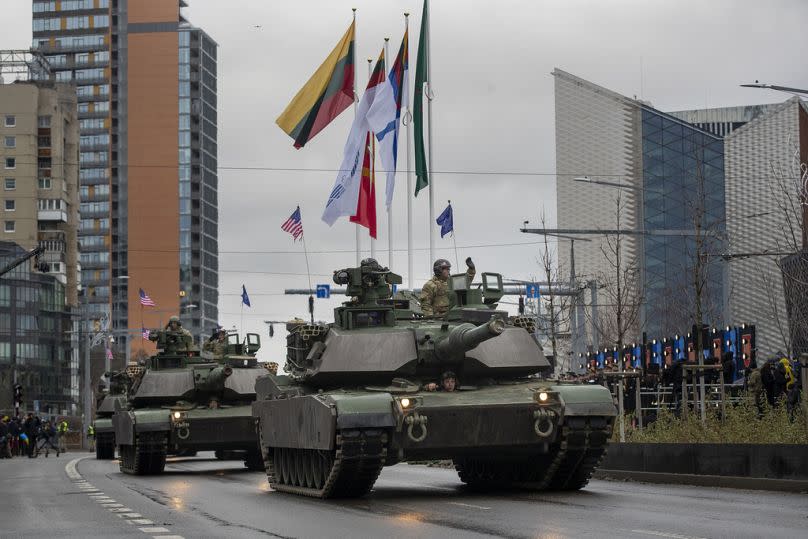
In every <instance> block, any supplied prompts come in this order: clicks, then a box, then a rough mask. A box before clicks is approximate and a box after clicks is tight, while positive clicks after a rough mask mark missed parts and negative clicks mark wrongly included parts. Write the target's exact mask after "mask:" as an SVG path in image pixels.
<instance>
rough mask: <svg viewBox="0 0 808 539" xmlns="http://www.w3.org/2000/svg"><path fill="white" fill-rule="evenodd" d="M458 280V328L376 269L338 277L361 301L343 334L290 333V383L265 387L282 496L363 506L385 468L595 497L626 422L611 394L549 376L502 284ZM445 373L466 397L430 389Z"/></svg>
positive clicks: (323, 329)
mask: <svg viewBox="0 0 808 539" xmlns="http://www.w3.org/2000/svg"><path fill="white" fill-rule="evenodd" d="M450 279H451V281H450V302H451V303H452V308H451V309H450V311H449V312H448V313H447V315H446V317H445V318H441V319H429V318H423V317H421V316H420V314H419V313H420V309H419V308H418V307H417V306H416V305H414V304H411V303H410V302H411V301H412V300H408V299H391V285H393V284H399V283H401V278H400V277H399V276H398V275H395V274H394V273H392V272H390V271H389V270H388V269H387V268H383V267H380V266H379V264H378V263H377V262H376V261H375V260H373V259H367V260H364V261H363V262H362V264H361V266H360V267H358V268H348V269H344V270H339V271H337V272H335V273H334V282H335V283H337V284H339V285H345V286H346V287H347V291H346V293H347V295H348V296H350V297H351V298H352V299H351V300H350V301H348V302H346V303H344V304H343V305H342V306H341V307H338V308H336V309H335V310H334V322H333V323H331V324H327V325H320V324H306V323H304V322H302V321H296V322H293V323H290V324H289V326H288V329H289V336H288V342H287V344H288V346H287V359H286V365H285V368H284V370H285V371H286V372H287V373H288V374H286V375H271V374H270V375H266V376H263V377H261V378H260V379H259V380H258V382H257V384H256V393H257V399H256V401H255V402H254V403H253V405H252V408H253V415H254V416H255V418H256V421H257V424H258V431H259V439H260V444H261V450H262V455H263V458H264V463H265V465H266V471H267V476H268V479H269V483H270V486H271V487H272V488H273V489H275V490H280V491H285V492H290V493H294V494H300V495H306V496H314V497H318V498H329V497H356V496H362V495H364V494H366V493H367V492H369V491H370V489H371V488H372V487H373V484H374V482H375V481H376V478H377V477H378V475H379V473H380V472H381V470H382V468H383V467H384V466H390V465H393V464H396V463H399V462H405V461H413V460H426V459H430V460H431V459H451V460H452V461H453V462H454V466H455V468H456V469H457V472H458V474H459V477H460V479H461V480H462V481H463V482H465V483H468V484H469V485H471V486H472V487H475V488H479V489H486V488H492V487H497V488H500V487H508V488H514V487H516V488H526V489H532V490H544V489H560V490H576V489H580V488H582V487H583V486H584V485H586V483H587V481H588V480H589V477H590V475H591V474H592V472H593V470H594V469H595V467H596V466H597V464H598V462H599V461H600V459H601V457H602V456H603V454H604V452H605V449H606V444H607V440H608V439H609V437H610V435H611V429H612V424H613V420H614V417H615V415H616V410H615V406H614V404H613V402H612V398H611V395H610V394H609V392H608V390H607V389H605V388H603V387H600V386H589V385H582V384H572V383H563V382H559V381H556V380H545V379H543V378H541V377H540V376H539V375H537V373H540V372H542V371H549V370H550V368H551V367H550V363H549V362H548V361H547V359H546V358H545V356H544V354H543V352H542V348H541V346H540V345H539V344H538V341H537V340H536V339H535V337H534V335H532V334H531V333H530V332H529V331H528V330H529V329H531V328H530V325H529V324H527V323H525V319H523V318H516V319H514V318H509V317H508V314H507V313H506V312H505V311H501V310H498V309H497V302H498V301H499V300H500V299H501V297H502V295H503V288H502V277H501V275H499V274H496V273H483V274H482V284H481V285H476V286H470V283H468V282H467V281H466V275H465V274H462V275H454V276H451V278H450ZM446 371H452V372H453V373H454V374H455V376H456V378H457V381H458V386H457V388H456V390H454V391H428V390H426V388H428V387H430V385H429V384H430V383H437V382H439V377H440V376H441V374H442V373H445V372H446Z"/></svg>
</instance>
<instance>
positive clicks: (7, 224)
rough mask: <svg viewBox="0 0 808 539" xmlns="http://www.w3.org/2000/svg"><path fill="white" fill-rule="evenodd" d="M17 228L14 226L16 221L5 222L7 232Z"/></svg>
mask: <svg viewBox="0 0 808 539" xmlns="http://www.w3.org/2000/svg"><path fill="white" fill-rule="evenodd" d="M15 229H16V227H15V226H14V221H6V222H5V227H4V230H5V231H6V233H10V232H14V230H15Z"/></svg>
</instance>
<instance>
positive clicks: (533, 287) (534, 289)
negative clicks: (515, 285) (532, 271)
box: [525, 283, 539, 299]
mask: <svg viewBox="0 0 808 539" xmlns="http://www.w3.org/2000/svg"><path fill="white" fill-rule="evenodd" d="M525 295H526V296H527V297H528V298H531V299H537V298H538V297H539V285H537V284H536V283H527V284H526V285H525Z"/></svg>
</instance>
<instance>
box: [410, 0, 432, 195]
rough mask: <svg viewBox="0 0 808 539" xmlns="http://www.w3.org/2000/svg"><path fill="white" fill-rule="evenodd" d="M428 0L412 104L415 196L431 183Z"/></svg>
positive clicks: (416, 65) (425, 3)
mask: <svg viewBox="0 0 808 539" xmlns="http://www.w3.org/2000/svg"><path fill="white" fill-rule="evenodd" d="M427 1H428V0H424V13H423V15H422V16H421V36H420V38H419V39H418V60H417V62H416V64H415V95H414V98H413V106H412V121H413V125H414V126H415V175H416V177H417V180H416V182H415V196H418V191H420V190H421V189H423V188H424V187H426V186H427V185H429V172H428V170H427V166H426V153H425V152H424V83H425V82H428V81H427V80H426V78H427V61H428V59H427V58H428V56H429V43H427V29H428V26H429V21H428V20H427V11H428V10H427Z"/></svg>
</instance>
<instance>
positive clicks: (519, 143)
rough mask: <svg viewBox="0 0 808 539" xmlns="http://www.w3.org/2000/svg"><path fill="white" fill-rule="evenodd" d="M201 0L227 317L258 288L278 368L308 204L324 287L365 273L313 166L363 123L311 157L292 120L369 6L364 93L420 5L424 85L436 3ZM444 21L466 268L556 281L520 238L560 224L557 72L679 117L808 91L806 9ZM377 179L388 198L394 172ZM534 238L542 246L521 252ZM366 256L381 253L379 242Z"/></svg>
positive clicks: (423, 201) (363, 38) (15, 24)
mask: <svg viewBox="0 0 808 539" xmlns="http://www.w3.org/2000/svg"><path fill="white" fill-rule="evenodd" d="M129 1H130V2H133V1H137V0H129ZM166 1H169V0H166ZM188 4H189V7H188V8H186V9H184V13H185V16H186V17H187V18H188V19H189V20H190V21H191V22H192V23H193V24H194V25H196V26H198V27H200V28H202V29H204V30H205V31H206V32H207V33H208V34H209V35H210V36H211V37H212V38H213V39H214V40H216V41H217V42H218V43H219V58H218V60H219V88H218V94H219V165H220V167H221V170H220V172H219V248H220V270H221V271H220V293H221V296H220V302H219V305H220V310H221V321H222V323H223V324H224V325H225V326H227V327H231V326H233V325H238V326H241V309H240V301H241V300H240V295H239V293H240V290H241V285H242V283H243V284H245V285H246V287H247V290H248V292H249V294H250V297H251V300H252V305H253V306H252V308H249V309H247V308H245V309H244V315H243V318H244V326H245V327H246V328H247V329H248V330H252V331H260V332H261V334H262V335H263V336H264V340H265V345H266V346H265V349H264V351H263V353H262V354H261V355H262V357H263V359H267V360H270V359H271V360H276V361H278V362H279V363H281V364H282V363H283V360H282V359H280V358H282V355H283V353H284V352H283V348H282V342H281V338H279V337H282V333H283V332H278V333H280V334H281V335H276V337H275V339H274V342H272V343H271V344H269V343H267V342H266V326H265V324H264V323H263V321H264V320H286V319H288V318H290V317H292V316H293V315H295V314H298V315H301V316H304V315H305V298H303V297H292V298H290V297H284V296H283V295H282V292H283V289H284V288H287V287H301V288H303V287H306V286H307V279H306V276H305V273H306V266H305V261H304V258H303V256H302V254H301V253H302V249H301V246H300V243H297V244H295V243H293V242H292V238H291V236H290V235H288V234H287V233H285V232H283V231H282V230H281V229H280V225H281V223H282V222H283V221H284V220H285V219H286V218H287V217H288V216H289V214H290V213H291V212H292V211H293V210H294V208H295V206H296V205H298V204H299V205H300V207H301V210H302V214H303V226H304V231H305V237H306V243H307V246H308V249H309V251H310V256H309V260H310V265H311V272H312V273H313V274H314V275H313V276H312V283H313V284H316V283H327V282H330V278H329V276H330V275H331V272H332V270H334V269H336V268H341V267H347V266H350V265H353V263H354V259H355V255H354V253H353V249H354V244H355V240H354V237H355V235H354V228H353V225H349V224H346V223H345V222H344V220H341V221H338V222H337V224H335V225H334V227H333V228H329V227H328V226H327V225H326V224H324V223H323V222H322V221H320V214H321V213H322V210H323V205H324V203H325V200H326V198H327V196H328V193H329V192H330V190H331V187H332V185H333V182H334V178H335V173H334V172H321V171H316V170H313V169H335V168H337V167H338V166H339V164H340V162H341V159H342V148H343V146H344V144H345V139H346V137H347V134H348V130H349V128H350V123H351V120H352V117H353V115H352V113H351V109H349V110H346V111H345V112H344V113H343V114H342V115H341V116H340V117H339V118H338V119H337V120H336V121H334V122H333V123H332V124H330V125H329V126H328V127H327V128H326V129H325V130H324V131H323V132H321V133H320V134H318V135H317V136H316V137H315V138H314V139H313V140H312V141H311V142H309V143H308V144H307V145H306V147H305V148H304V149H302V150H295V149H294V148H293V147H292V140H291V139H290V138H289V137H288V136H287V135H286V134H285V133H283V132H282V131H281V130H280V128H278V127H277V126H276V125H275V118H276V117H277V116H278V115H279V114H280V113H281V112H282V111H283V109H284V108H285V107H286V105H287V103H288V102H289V100H290V99H291V98H292V97H293V96H294V95H295V93H296V92H297V91H298V90H299V89H300V87H301V86H302V85H303V83H304V82H305V81H306V80H307V79H308V77H309V76H310V75H311V74H312V73H313V72H314V70H315V69H316V68H317V67H318V66H319V65H320V63H321V62H322V61H323V60H324V59H325V57H326V56H327V55H328V53H329V52H330V51H331V50H332V49H333V47H334V46H335V45H336V43H337V41H338V40H339V39H340V37H341V36H342V34H343V33H344V32H345V30H346V29H347V27H348V25H349V24H350V22H351V8H352V7H356V8H358V11H357V47H358V48H357V50H358V59H359V61H358V64H359V65H358V72H359V74H360V79H359V80H360V83H359V86H360V87H361V88H364V85H365V83H366V78H367V71H366V70H367V61H366V59H367V58H368V57H373V58H376V57H377V56H378V54H379V51H380V50H381V47H382V45H383V39H384V38H385V37H389V38H390V53H391V55H394V54H395V52H396V51H397V50H398V47H399V45H400V42H401V38H402V35H403V32H404V17H403V13H404V12H405V11H406V12H410V13H411V16H410V47H411V48H410V58H411V60H412V65H411V69H410V74H411V76H412V77H414V71H415V57H416V51H417V44H418V33H419V29H420V19H421V10H422V3H421V0H351V1H348V0H296V1H295V2H291V1H290V2H279V1H277V0H274V1H256V0H230V1H229V2H222V1H221V0H188ZM0 6H2V7H0V48H4V49H9V48H27V47H29V46H30V43H31V31H30V28H31V24H30V23H31V2H30V0H0ZM431 16H432V25H431V31H432V73H433V88H434V93H435V100H434V102H433V115H434V127H433V129H434V137H435V141H434V148H435V150H434V151H435V154H434V174H433V175H432V178H433V181H434V186H435V195H436V203H435V206H436V212H440V211H441V210H442V209H443V208H444V207H445V205H446V201H447V199H451V200H452V205H453V208H454V212H455V213H454V215H455V217H454V223H455V230H456V234H457V235H456V241H457V247H458V255H459V259H460V264H461V265H462V264H463V262H462V260H463V259H464V258H465V257H466V256H472V257H474V260H475V261H476V262H477V266H478V268H479V269H480V270H483V271H486V270H488V271H499V272H501V273H503V274H504V275H505V276H507V277H512V278H529V277H531V276H533V275H537V274H538V273H539V268H538V266H537V263H536V258H537V248H538V246H537V245H535V244H530V243H531V242H536V241H537V237H536V236H528V235H524V234H521V233H520V232H519V230H518V229H519V227H520V226H521V224H522V221H524V220H531V221H532V222H534V223H535V222H537V221H538V219H539V216H540V214H541V213H542V212H545V213H546V215H547V219H548V222H549V224H548V226H552V225H553V224H554V223H555V178H554V176H553V174H554V173H555V146H554V116H555V113H554V101H553V77H552V76H551V75H550V72H551V71H552V70H553V68H554V67H559V68H561V69H563V70H565V71H568V72H570V73H572V74H575V75H577V76H579V77H582V78H584V79H587V80H590V81H592V82H594V83H597V84H599V85H602V86H605V87H606V88H609V89H611V90H614V91H616V92H619V93H621V94H624V95H627V96H634V95H636V96H637V97H638V98H642V99H645V100H647V101H650V102H651V103H652V104H653V105H654V106H655V107H656V108H658V109H660V110H663V111H672V110H683V109H691V108H703V107H719V106H734V105H746V104H757V103H771V102H779V101H784V100H785V99H787V98H788V97H789V96H788V95H786V94H782V93H778V92H772V91H768V90H753V89H745V88H739V87H738V84H740V83H743V82H752V81H754V79H759V80H760V81H761V82H767V83H771V84H780V85H784V86H796V87H802V88H804V87H806V85H807V84H808V68H806V67H805V64H804V63H803V62H802V61H800V58H801V56H802V54H803V53H804V51H805V50H806V48H807V47H806V45H808V37H806V32H805V30H804V26H805V22H806V21H808V2H806V1H805V0H769V1H767V2H761V1H758V0H709V1H706V0H664V1H663V0H608V1H602V0H589V1H585V0H524V1H516V0H498V1H497V2H490V1H478V0H463V1H459V0H433V2H432V4H431ZM256 25H258V27H256ZM401 138H402V142H401V147H400V150H399V168H400V169H404V168H405V166H406V161H405V155H406V154H405V146H404V142H403V139H404V137H403V136H402V137H401ZM239 167H247V168H250V167H255V168H258V169H263V170H237V168H239ZM234 168H235V169H234ZM272 169H295V170H293V171H289V170H272ZM565 172H571V173H579V174H581V175H583V174H586V173H587V171H585V170H580V171H565ZM481 173H484V174H481ZM513 173H527V174H524V175H516V174H513ZM377 181H378V184H377V185H379V186H381V188H380V189H379V192H380V193H382V192H383V185H384V180H383V178H379V180H377ZM425 195H426V191H423V192H422V194H421V195H419V197H418V198H417V199H416V200H415V204H414V208H415V215H414V222H415V226H414V229H415V237H414V243H415V247H416V248H417V249H419V250H418V251H416V257H415V274H416V276H415V279H416V285H417V286H420V284H422V283H423V281H424V280H425V279H426V278H428V277H429V275H430V273H431V261H430V260H428V257H429V255H428V246H429V236H428V234H429V232H428V227H429V226H430V224H429V223H428V219H427V215H428V214H427V208H428V201H427V197H426V196H425ZM406 196H407V195H406V178H405V176H404V174H403V173H402V174H399V176H398V184H397V187H396V194H395V200H394V217H395V226H394V232H393V238H394V247H395V249H397V251H396V252H395V254H394V261H393V264H394V267H393V269H394V271H396V272H398V273H400V274H405V273H406V271H407V261H406V246H407V237H406V228H405V226H406V223H405V217H406V198H405V197H406ZM382 204H383V199H382V198H381V197H380V199H379V221H380V226H379V229H380V230H379V241H378V258H379V260H380V262H381V263H382V264H387V263H388V257H387V238H388V229H387V216H386V212H384V211H383V209H382V207H381V205H382ZM433 226H434V225H433ZM519 243H528V245H513V244H519ZM497 244H508V245H499V246H497ZM437 246H438V248H439V250H438V253H437V254H438V256H441V257H445V258H448V259H449V260H451V261H452V263H454V262H455V252H454V249H453V244H452V240H451V239H450V238H449V237H448V236H447V237H446V238H445V239H443V240H440V239H438V241H437ZM363 247H364V249H366V250H367V249H369V241H368V239H367V235H366V234H363ZM405 282H406V276H405ZM336 303H337V302H336V301H331V302H325V301H322V300H321V301H318V302H317V307H316V315H317V317H318V318H322V319H326V318H329V319H330V316H331V315H330V310H331V309H332V308H333V306H334V305H336Z"/></svg>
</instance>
